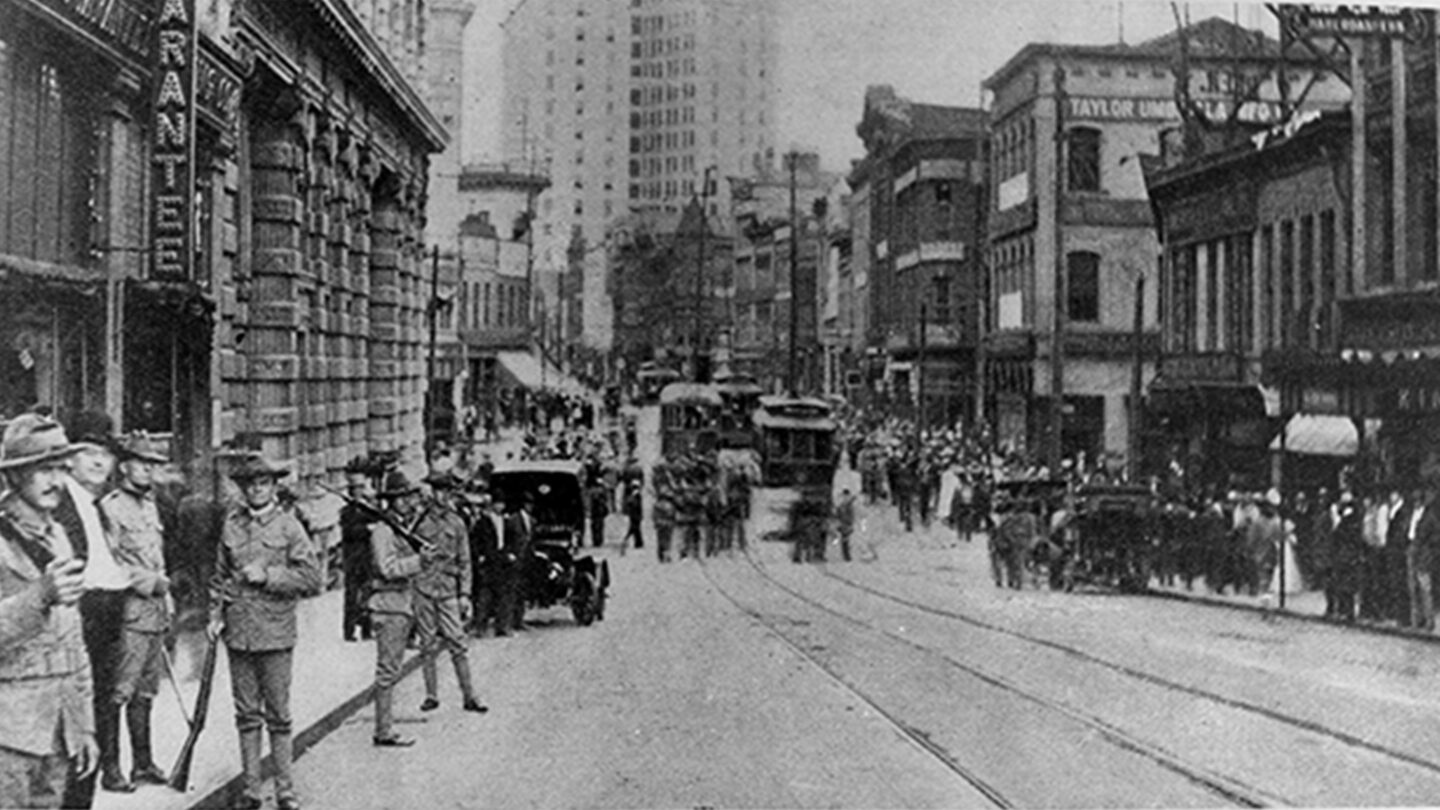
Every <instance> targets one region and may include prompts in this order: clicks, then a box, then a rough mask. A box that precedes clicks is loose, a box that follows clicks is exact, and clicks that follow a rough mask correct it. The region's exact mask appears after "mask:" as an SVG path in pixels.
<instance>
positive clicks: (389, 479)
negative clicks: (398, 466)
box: [375, 470, 420, 498]
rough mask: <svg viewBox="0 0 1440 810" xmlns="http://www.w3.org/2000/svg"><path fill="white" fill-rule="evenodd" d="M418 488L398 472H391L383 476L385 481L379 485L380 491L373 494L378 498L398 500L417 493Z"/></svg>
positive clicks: (402, 473)
mask: <svg viewBox="0 0 1440 810" xmlns="http://www.w3.org/2000/svg"><path fill="white" fill-rule="evenodd" d="M419 489H420V487H418V486H416V485H415V484H413V483H411V482H410V478H409V477H408V476H406V475H405V473H404V472H402V471H400V470H391V471H390V472H388V473H386V474H385V479H384V480H383V481H382V482H381V484H380V490H379V491H378V492H376V493H375V495H376V497H379V498H399V497H401V496H404V495H409V494H410V493H412V492H417V491H419Z"/></svg>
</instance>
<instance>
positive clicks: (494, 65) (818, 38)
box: [465, 0, 1435, 171]
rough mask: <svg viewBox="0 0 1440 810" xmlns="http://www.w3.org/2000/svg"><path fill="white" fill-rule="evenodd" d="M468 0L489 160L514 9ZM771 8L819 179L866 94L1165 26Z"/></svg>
mask: <svg viewBox="0 0 1440 810" xmlns="http://www.w3.org/2000/svg"><path fill="white" fill-rule="evenodd" d="M732 1H734V0H732ZM477 2H478V6H479V7H478V9H477V11H476V13H475V17H474V18H473V19H472V20H471V23H470V26H469V28H467V29H466V42H467V47H468V51H467V56H466V60H467V62H466V77H467V89H466V95H467V97H468V101H467V106H466V110H465V116H466V131H465V141H466V146H465V149H466V153H467V154H466V159H467V160H480V159H485V160H498V159H501V158H503V157H505V156H504V155H501V154H499V149H500V140H499V127H498V126H497V125H496V120H497V119H498V112H499V109H500V94H501V86H500V76H501V69H500V22H501V21H502V20H503V19H504V17H505V15H506V13H507V12H508V11H509V10H510V9H511V8H512V7H513V6H514V4H515V2H516V0H477ZM779 2H780V9H781V16H780V20H781V22H780V25H781V28H780V66H779V77H778V85H779V86H778V91H779V102H780V104H779V106H780V121H779V143H778V144H777V146H778V147H779V151H787V150H789V149H791V148H794V147H800V148H809V149H813V150H817V151H819V153H820V157H821V163H822V165H823V166H824V167H825V168H826V169H828V170H831V171H844V170H846V169H848V168H849V166H850V161H851V160H854V159H857V158H860V157H861V156H863V154H864V147H863V146H862V144H861V143H860V139H859V138H858V137H857V136H856V135H855V125H856V124H857V123H859V120H860V115H861V112H862V111H863V109H864V99H865V88H866V87H867V86H869V85H876V84H888V85H891V86H893V87H894V88H895V91H896V92H897V93H898V94H899V95H901V96H903V97H905V98H908V99H910V100H911V101H915V102H921V103H926V104H943V105H953V106H965V107H983V106H985V103H984V100H983V99H982V96H981V90H980V83H981V82H982V81H983V80H984V79H985V78H986V77H987V76H989V75H990V74H992V73H993V72H995V71H996V70H997V69H999V68H1000V67H1001V66H1002V65H1004V64H1005V62H1006V61H1007V60H1008V59H1009V58H1010V57H1011V56H1013V55H1014V54H1015V53H1016V52H1017V51H1019V50H1020V49H1021V48H1022V47H1024V46H1025V45H1026V44H1027V43H1030V42H1059V43H1067V44H1110V43H1114V42H1119V41H1121V40H1122V39H1123V41H1125V42H1128V43H1131V44H1134V43H1138V42H1141V41H1143V40H1146V39H1151V38H1153V37H1156V36H1161V35H1163V34H1165V33H1167V32H1169V31H1172V30H1174V28H1175V16H1174V13H1173V11H1172V3H1170V2H1160V1H1158V0H779ZM1430 2H1435V0H1430ZM1173 5H1175V6H1178V7H1179V9H1180V12H1181V14H1184V13H1185V12H1186V10H1187V8H1188V12H1189V15H1190V20H1191V22H1199V21H1201V20H1203V19H1206V18H1208V17H1213V16H1220V17H1223V18H1225V19H1227V20H1238V21H1239V23H1240V24H1241V25H1243V26H1246V27H1248V28H1259V29H1261V30H1264V31H1265V32H1266V33H1268V34H1269V35H1271V36H1276V25H1275V21H1274V18H1273V16H1272V15H1271V14H1270V12H1269V11H1267V10H1266V9H1265V7H1264V5H1263V4H1262V3H1260V2H1258V0H1246V1H1245V2H1238V3H1236V2H1223V3H1222V2H1191V3H1176V4H1173Z"/></svg>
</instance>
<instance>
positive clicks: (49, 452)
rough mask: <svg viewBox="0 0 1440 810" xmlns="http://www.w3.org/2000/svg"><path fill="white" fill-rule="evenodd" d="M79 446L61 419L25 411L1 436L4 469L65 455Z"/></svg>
mask: <svg viewBox="0 0 1440 810" xmlns="http://www.w3.org/2000/svg"><path fill="white" fill-rule="evenodd" d="M79 449H80V448H79V447H76V446H75V445H73V444H71V443H70V439H69V437H67V436H66V435H65V428H63V427H61V426H60V423H59V422H56V421H55V420H54V419H50V418H49V417H45V416H41V415H39V414H35V413H22V414H20V415H19V416H17V417H15V418H14V419H12V420H11V421H10V424H8V425H6V426H5V434H4V436H3V438H0V470H13V469H16V468H19V467H28V466H30V465H32V464H39V463H41V462H43V461H52V460H54V459H57V458H65V457H66V456H69V455H72V454H74V453H75V452H76V451H78V450H79Z"/></svg>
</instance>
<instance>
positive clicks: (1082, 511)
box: [1062, 484, 1159, 593]
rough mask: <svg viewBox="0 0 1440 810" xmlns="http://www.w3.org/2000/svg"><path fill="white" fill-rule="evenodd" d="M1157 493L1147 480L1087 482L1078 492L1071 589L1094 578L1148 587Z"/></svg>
mask: <svg viewBox="0 0 1440 810" xmlns="http://www.w3.org/2000/svg"><path fill="white" fill-rule="evenodd" d="M1154 502H1155V497H1154V495H1153V494H1152V493H1151V492H1150V490H1149V489H1148V488H1146V487H1143V486H1134V485H1124V484H1105V485H1089V486H1082V487H1080V488H1078V489H1077V490H1075V493H1074V506H1073V509H1074V529H1075V530H1074V531H1073V532H1070V533H1069V534H1070V535H1071V538H1072V540H1071V542H1070V543H1068V544H1067V545H1068V546H1070V547H1069V548H1067V549H1066V553H1067V557H1068V561H1069V565H1068V566H1067V570H1066V574H1065V577H1064V581H1063V583H1062V584H1063V586H1064V587H1065V589H1066V590H1070V589H1072V588H1074V587H1075V585H1076V584H1079V583H1088V584H1092V585H1099V586H1102V587H1108V588H1118V589H1119V590H1121V591H1126V592H1130V593H1136V592H1141V591H1144V590H1145V589H1146V588H1147V587H1148V586H1149V583H1150V574H1151V567H1152V565H1153V562H1154V537H1155V531H1154V528H1155V526H1154V524H1155V522H1156V520H1157V519H1158V515H1159V513H1158V511H1156V509H1155V508H1154Z"/></svg>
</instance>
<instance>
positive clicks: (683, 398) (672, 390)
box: [660, 382, 724, 459]
mask: <svg viewBox="0 0 1440 810" xmlns="http://www.w3.org/2000/svg"><path fill="white" fill-rule="evenodd" d="M723 406H724V401H723V400H721V399H720V394H719V393H718V392H717V391H716V390H715V388H714V386H709V385H700V384H698V383H684V382H679V383H670V384H669V385H667V386H665V388H664V389H663V390H662V391H661V392H660V454H661V455H662V456H664V457H665V458H670V459H674V458H681V457H683V456H687V455H692V454H697V453H698V454H702V455H705V454H709V453H712V452H714V451H715V450H716V449H718V448H719V445H720V411H721V408H722V407H723Z"/></svg>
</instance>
